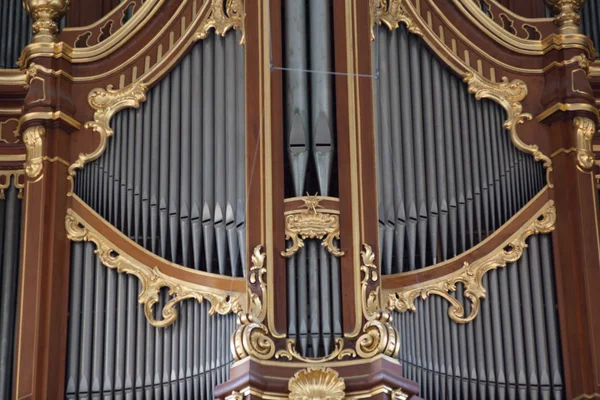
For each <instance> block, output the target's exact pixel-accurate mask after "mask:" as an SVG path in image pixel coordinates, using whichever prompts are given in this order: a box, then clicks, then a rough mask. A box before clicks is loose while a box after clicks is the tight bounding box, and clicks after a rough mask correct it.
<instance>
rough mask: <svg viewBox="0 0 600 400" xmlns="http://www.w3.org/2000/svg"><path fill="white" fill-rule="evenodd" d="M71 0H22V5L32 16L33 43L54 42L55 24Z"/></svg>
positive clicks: (56, 30) (56, 31)
mask: <svg viewBox="0 0 600 400" xmlns="http://www.w3.org/2000/svg"><path fill="white" fill-rule="evenodd" d="M70 4H71V0H23V7H24V8H25V10H27V13H28V14H29V15H30V16H31V18H33V20H34V22H33V26H32V27H33V33H34V35H33V39H32V42H33V43H51V42H54V40H55V38H56V34H57V33H58V25H57V24H56V23H57V22H58V21H59V20H60V19H61V18H62V17H63V15H65V13H66V12H67V10H68V9H69V5H70Z"/></svg>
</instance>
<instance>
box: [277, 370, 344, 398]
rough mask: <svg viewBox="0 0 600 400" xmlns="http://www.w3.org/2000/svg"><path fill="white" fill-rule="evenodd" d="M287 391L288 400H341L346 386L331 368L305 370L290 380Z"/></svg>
mask: <svg viewBox="0 0 600 400" xmlns="http://www.w3.org/2000/svg"><path fill="white" fill-rule="evenodd" d="M288 390H289V391H290V395H289V399H290V400H313V399H329V400H342V399H343V398H345V393H344V391H345V390H346V384H345V383H344V379H343V378H340V376H339V374H338V373H337V372H336V371H335V370H333V369H331V368H325V367H320V368H306V369H302V370H300V371H298V372H296V374H295V375H294V376H293V377H292V379H290V381H289V382H288Z"/></svg>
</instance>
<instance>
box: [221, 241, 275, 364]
mask: <svg viewBox="0 0 600 400" xmlns="http://www.w3.org/2000/svg"><path fill="white" fill-rule="evenodd" d="M266 256H267V255H266V253H265V251H264V250H263V247H262V245H258V246H256V247H255V248H254V251H253V255H252V258H251V261H252V266H251V267H250V277H249V279H250V283H252V284H256V283H258V285H259V287H260V295H259V294H256V293H253V292H250V301H249V304H248V309H247V310H243V309H242V307H241V305H240V304H239V303H238V305H237V306H236V307H235V309H234V310H233V311H234V312H235V313H237V315H238V325H239V326H238V328H237V329H236V330H235V332H234V333H233V336H232V337H231V344H230V345H231V352H232V353H233V358H234V359H235V360H241V359H244V358H246V357H255V358H258V359H260V360H268V359H270V358H272V357H273V355H274V354H275V342H274V341H273V339H272V338H271V337H269V329H268V328H267V327H266V325H264V324H263V321H264V318H265V316H266V308H265V307H264V306H263V305H264V303H265V300H266V296H267V292H266V289H267V285H266V283H265V281H264V276H265V275H266V273H267V268H266V267H265V258H266Z"/></svg>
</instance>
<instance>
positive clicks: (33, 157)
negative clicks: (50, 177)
mask: <svg viewBox="0 0 600 400" xmlns="http://www.w3.org/2000/svg"><path fill="white" fill-rule="evenodd" d="M45 135H46V128H44V127H43V126H42V125H35V126H30V127H29V128H27V129H25V132H23V143H25V148H26V149H27V159H26V160H25V173H26V174H27V176H28V177H29V178H32V179H33V178H37V177H38V176H39V175H40V173H41V172H42V163H43V161H44V155H43V145H44V140H43V138H44V136H45Z"/></svg>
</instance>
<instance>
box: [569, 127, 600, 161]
mask: <svg viewBox="0 0 600 400" xmlns="http://www.w3.org/2000/svg"><path fill="white" fill-rule="evenodd" d="M573 126H574V127H575V141H576V143H577V162H578V164H579V167H581V168H582V169H584V170H590V169H592V167H593V166H594V161H595V158H594V152H593V151H592V138H593V137H594V133H595V132H596V124H595V123H594V121H592V120H591V119H590V118H587V117H575V119H573Z"/></svg>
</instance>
